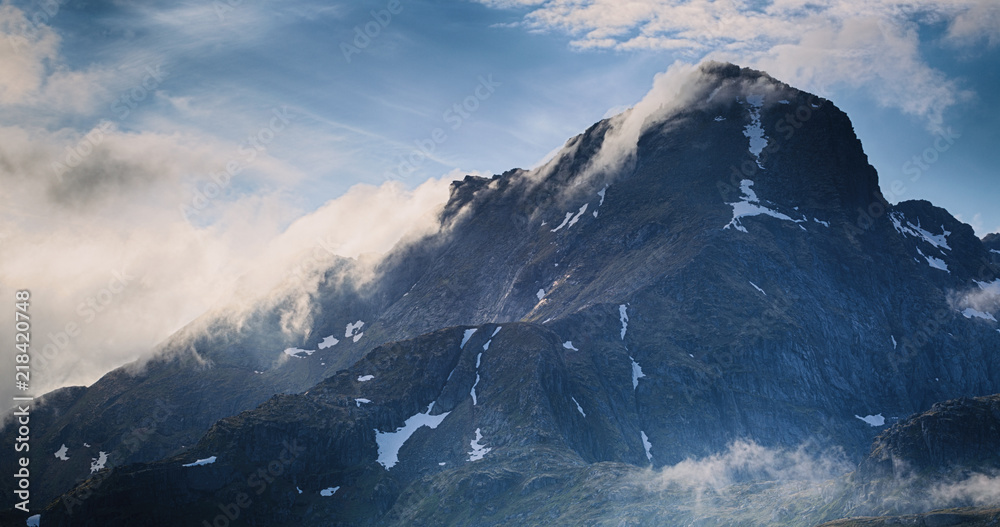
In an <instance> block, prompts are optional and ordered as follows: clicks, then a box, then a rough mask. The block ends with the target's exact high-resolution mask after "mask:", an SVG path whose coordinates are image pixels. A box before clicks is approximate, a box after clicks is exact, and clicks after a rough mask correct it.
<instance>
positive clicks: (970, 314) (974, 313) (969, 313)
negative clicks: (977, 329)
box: [962, 307, 997, 322]
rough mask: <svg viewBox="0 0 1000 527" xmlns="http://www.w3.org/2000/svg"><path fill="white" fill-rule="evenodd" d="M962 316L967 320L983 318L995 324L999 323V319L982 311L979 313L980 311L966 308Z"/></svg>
mask: <svg viewBox="0 0 1000 527" xmlns="http://www.w3.org/2000/svg"><path fill="white" fill-rule="evenodd" d="M962 315H964V316H965V318H981V319H983V320H991V321H993V322H996V321H997V319H996V318H994V317H993V315H991V314H989V313H983V312H982V311H979V310H978V309H975V308H971V307H967V308H965V310H964V311H962Z"/></svg>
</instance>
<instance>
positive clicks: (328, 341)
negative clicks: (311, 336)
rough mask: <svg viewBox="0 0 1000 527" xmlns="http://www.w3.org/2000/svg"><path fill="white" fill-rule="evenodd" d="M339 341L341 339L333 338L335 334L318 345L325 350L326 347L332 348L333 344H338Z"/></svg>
mask: <svg viewBox="0 0 1000 527" xmlns="http://www.w3.org/2000/svg"><path fill="white" fill-rule="evenodd" d="M338 342H340V341H339V340H337V339H335V338H333V335H330V336H329V337H326V338H324V339H323V342H320V343H319V346H317V347H318V348H319V349H321V350H325V349H326V348H332V347H333V346H336V345H337V343H338Z"/></svg>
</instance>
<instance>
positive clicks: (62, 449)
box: [56, 444, 69, 461]
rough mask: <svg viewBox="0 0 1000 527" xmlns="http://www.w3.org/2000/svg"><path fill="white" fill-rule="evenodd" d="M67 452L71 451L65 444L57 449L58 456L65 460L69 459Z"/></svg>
mask: <svg viewBox="0 0 1000 527" xmlns="http://www.w3.org/2000/svg"><path fill="white" fill-rule="evenodd" d="M67 452H69V449H68V448H66V445H65V444H63V446H61V447H59V450H57V451H56V457H57V458H59V459H61V460H63V461H69V456H67V455H66V453H67Z"/></svg>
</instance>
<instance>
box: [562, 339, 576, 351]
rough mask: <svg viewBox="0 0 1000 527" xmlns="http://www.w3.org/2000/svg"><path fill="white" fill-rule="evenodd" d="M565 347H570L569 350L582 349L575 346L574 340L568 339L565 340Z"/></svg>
mask: <svg viewBox="0 0 1000 527" xmlns="http://www.w3.org/2000/svg"><path fill="white" fill-rule="evenodd" d="M563 347H564V348H566V349H568V350H573V351H580V350H578V349H576V348H574V347H573V341H572V340H567V341H566V342H563Z"/></svg>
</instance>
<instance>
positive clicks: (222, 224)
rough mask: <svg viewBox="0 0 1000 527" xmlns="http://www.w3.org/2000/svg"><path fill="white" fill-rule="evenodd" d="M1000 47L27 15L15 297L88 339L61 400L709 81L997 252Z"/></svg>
mask: <svg viewBox="0 0 1000 527" xmlns="http://www.w3.org/2000/svg"><path fill="white" fill-rule="evenodd" d="M390 8H391V11H392V12H390ZM373 11H374V12H375V13H376V14H375V15H373V14H372V12H373ZM366 27H367V28H368V32H369V35H370V36H366V37H358V32H359V31H360V32H364V31H365V28H366ZM998 28H1000V7H998V6H997V3H996V2H995V1H993V0H948V1H945V0H885V1H883V2H866V1H863V0H842V1H839V2H804V1H799V0H772V1H764V0H753V1H751V0H746V1H741V0H717V1H714V2H713V1H708V0H634V1H631V2H627V3H624V2H615V1H613V0H480V1H472V0H463V1H428V0H400V1H398V2H397V1H394V2H389V1H388V0H377V1H363V2H349V3H348V2H325V3H322V2H314V1H283V2H275V1H263V0H201V1H198V2H184V1H180V2H156V1H151V2H141V3H140V2H129V1H125V0H118V1H90V2H71V3H58V2H56V1H55V0H42V1H40V2H38V1H36V2H21V1H15V2H8V3H4V4H2V7H0V32H2V33H4V35H2V36H0V37H2V38H0V68H2V75H0V107H2V112H0V160H2V163H0V179H2V184H3V190H2V191H0V207H2V213H0V244H2V246H3V247H4V250H5V256H4V259H3V263H0V276H2V277H3V278H4V280H3V281H4V282H8V283H12V282H17V283H24V284H46V285H47V286H49V287H51V288H52V289H51V291H50V293H49V298H48V305H49V306H50V307H49V308H48V309H50V312H49V313H48V315H49V317H48V319H49V321H48V322H42V324H43V326H42V327H43V328H46V327H47V326H45V324H48V325H49V326H48V327H49V328H51V329H53V330H56V329H58V328H61V327H64V326H65V324H66V323H72V322H77V323H80V324H85V326H84V328H85V331H83V332H82V333H83V336H81V337H79V338H78V339H76V340H75V341H74V342H72V343H71V344H70V347H69V348H68V349H69V351H67V352H66V356H68V357H69V356H72V357H73V360H71V361H67V364H66V365H65V366H64V367H63V369H64V370H65V371H63V372H62V373H61V374H59V375H56V374H53V376H52V379H53V380H52V381H51V382H52V383H54V384H58V383H62V382H69V380H71V379H72V378H73V374H70V373H68V372H69V371H70V370H72V371H73V372H76V374H79V378H80V379H83V380H88V379H89V380H92V379H93V378H94V377H95V375H98V374H99V373H102V372H103V371H106V370H107V369H108V368H109V367H110V366H113V365H116V364H119V363H121V362H123V361H125V360H128V359H131V358H134V357H135V356H136V354H137V353H139V352H138V351H136V350H145V349H149V348H151V347H152V346H153V345H154V344H155V342H156V341H158V340H159V339H162V338H164V337H165V336H166V335H168V334H169V333H170V332H171V331H173V330H175V329H176V328H177V327H180V326H181V325H183V324H184V323H186V322H187V321H189V320H190V319H192V318H193V317H194V316H197V314H199V313H201V312H203V311H204V310H205V309H207V308H208V306H211V305H213V304H214V303H215V302H217V301H218V300H219V299H220V298H223V297H224V296H225V294H226V293H225V291H226V290H227V289H226V288H227V287H231V286H232V284H233V283H234V282H235V279H236V277H238V276H241V275H242V274H244V273H246V272H248V270H249V269H252V268H254V267H255V266H259V265H260V260H261V255H262V254H273V253H278V252H283V253H287V254H296V253H297V252H299V251H303V250H309V248H310V247H312V246H315V245H317V243H318V242H317V240H328V241H330V243H331V244H332V245H335V246H337V247H338V248H339V249H338V250H339V251H340V252H342V253H344V254H347V255H354V254H358V253H361V252H366V251H378V250H384V249H385V248H386V247H388V246H389V245H391V243H392V242H393V241H395V239H396V238H397V237H398V235H399V232H400V231H401V229H402V228H404V227H405V226H409V225H412V223H413V222H414V218H416V217H423V216H422V215H423V214H425V213H426V212H427V211H428V210H431V209H432V208H433V206H435V205H436V204H437V203H439V201H440V199H442V196H443V195H444V194H443V192H445V189H446V186H447V182H448V181H450V180H451V179H452V178H459V177H461V176H462V175H464V174H465V173H480V174H485V175H489V174H493V173H499V172H502V171H504V170H507V169H510V168H514V167H523V168H530V167H532V166H534V165H536V164H537V163H538V162H539V161H540V160H541V159H543V158H544V157H545V156H546V155H547V154H549V153H550V152H552V151H553V150H554V149H556V148H558V147H560V146H561V145H562V144H563V143H564V142H565V141H566V139H568V138H569V137H571V136H573V135H575V134H577V133H580V132H581V131H583V130H584V129H585V128H586V127H588V126H589V125H591V124H593V123H594V122H595V121H597V120H599V119H601V118H602V117H606V116H609V115H611V114H613V113H616V112H618V111H621V110H623V109H625V108H627V107H628V106H630V105H633V104H635V103H636V102H638V101H639V100H641V99H642V97H643V96H644V95H645V94H646V93H647V92H648V91H649V89H650V87H651V86H652V82H653V77H654V76H655V75H656V74H657V73H661V72H663V71H665V70H667V68H668V67H670V65H671V64H674V63H675V62H678V61H679V62H687V63H697V62H699V61H701V60H704V59H706V58H712V59H719V60H731V61H733V62H736V63H738V64H741V65H745V66H751V67H757V68H760V69H764V70H765V71H768V72H769V73H771V74H772V75H774V76H775V77H777V78H779V79H781V80H783V81H786V82H788V83H790V84H792V85H793V86H796V87H799V88H802V89H805V90H807V91H811V92H814V93H818V94H820V95H823V96H825V97H827V98H830V99H831V100H833V101H834V102H835V103H836V104H837V105H838V106H839V107H840V108H841V109H843V110H844V111H846V112H847V113H848V115H849V116H850V117H851V118H852V120H853V122H854V125H855V129H856V131H857V133H858V135H859V136H860V138H861V140H862V142H863V143H864V145H865V150H866V152H867V153H868V155H869V158H870V160H871V163H872V164H873V165H874V166H875V167H876V169H878V171H879V174H880V178H881V180H882V183H883V189H886V188H887V183H888V182H891V181H895V180H901V181H903V182H904V187H905V191H903V192H901V193H900V194H899V195H895V196H889V198H890V201H900V200H906V199H928V200H931V201H932V202H934V203H935V204H938V205H940V206H944V207H945V208H947V209H949V210H950V211H951V212H952V213H953V214H955V215H957V216H959V217H960V219H962V220H963V221H965V222H967V223H970V224H971V225H973V227H974V228H975V229H976V231H977V233H978V234H979V235H980V236H982V235H984V234H986V233H988V232H993V231H1000V208H998V207H997V206H996V202H997V197H998V196H1000V178H998V177H997V171H998V170H997V167H998V166H1000V149H997V148H996V146H995V145H996V142H997V135H998V134H997V131H998V130H1000V46H998V45H997V44H998V43H1000V34H998V33H1000V29H998ZM349 46H354V47H353V48H349ZM345 49H350V50H351V51H350V52H348V53H345ZM456 104H457V105H459V106H461V105H465V106H466V107H467V108H474V111H465V109H462V110H460V111H456V110H455V105H456ZM942 133H944V134H946V135H947V136H948V137H953V138H954V140H953V141H949V142H948V143H947V148H946V149H937V150H934V145H935V141H936V139H937V138H938V137H939V135H940V134H942ZM938 144H939V145H940V144H943V143H941V142H940V141H939V142H938ZM421 145H423V148H424V150H425V151H427V152H428V154H429V155H418V154H415V152H419V149H420V148H421ZM928 149H931V150H934V151H933V152H929V151H928ZM74 153H75V157H74ZM914 156H920V157H927V156H930V157H929V158H933V162H928V163H925V164H924V161H920V158H919V157H918V161H920V163H921V164H917V163H915V161H914V159H913V158H914ZM407 157H410V158H412V159H413V160H414V161H415V162H414V163H412V167H405V166H404V167H403V168H405V170H401V163H403V162H404V161H405V160H406V158H407ZM929 158H928V159H929ZM227 166H229V167H231V170H230V172H231V173H229V174H227V173H225V172H226V169H227ZM915 167H916V168H915ZM389 180H392V181H394V182H393V183H390V184H388V185H385V183H386V182H387V181H389ZM359 184H361V186H357V185H359ZM208 194H211V195H208ZM216 194H217V195H216ZM401 211H406V213H405V214H404V213H402V212H401ZM359 218H367V223H363V222H362V221H361V220H360V219H359ZM290 226H291V228H290ZM324 229H325V230H324ZM320 245H323V246H326V243H325V241H324V242H323V243H320ZM271 263H272V264H273V265H275V266H279V267H280V266H281V265H285V266H287V265H289V264H288V262H287V261H282V262H271ZM265 267H266V266H265ZM123 269H125V270H127V271H128V272H130V273H132V274H133V275H134V276H136V279H135V280H134V281H133V282H132V283H131V284H130V285H129V287H128V288H126V289H125V292H124V293H121V294H117V295H116V296H115V297H114V298H113V299H112V300H111V301H109V304H108V305H107V307H106V310H105V311H102V312H101V313H100V314H99V315H100V316H95V317H88V316H87V315H89V314H90V312H89V311H87V308H86V307H84V308H83V309H80V306H81V304H85V303H86V299H88V298H95V297H96V296H95V295H97V294H98V293H100V292H101V291H102V290H103V289H104V288H105V287H106V286H107V284H108V282H109V280H112V279H113V276H114V274H113V273H115V272H121V270H123ZM264 282H267V281H266V280H265V281H264ZM10 287H19V286H10ZM37 287H41V285H38V286H37ZM4 294H6V292H4ZM153 304H155V305H157V306H159V308H158V311H157V312H156V313H151V312H150V311H149V307H148V306H150V305H153ZM102 307H104V306H102ZM40 309H41V308H40ZM140 312H141V313H145V314H144V315H141V316H140V315H136V314H135V313H140ZM112 313H113V314H114V315H111V314H112ZM119 317H125V320H128V322H129V324H130V326H131V327H134V328H136V329H135V330H134V331H132V332H130V333H127V334H122V333H121V332H117V333H116V332H114V331H113V330H112V328H114V327H115V326H116V324H120V323H121V320H122V318H119ZM129 317H132V318H129ZM88 318H92V320H88ZM74 347H77V348H83V347H89V348H93V347H101V348H102V349H107V350H109V351H108V352H107V353H106V357H102V358H101V359H100V360H96V359H94V360H91V361H90V362H85V361H82V359H80V358H79V357H78V354H77V353H76V351H75V348H74Z"/></svg>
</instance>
